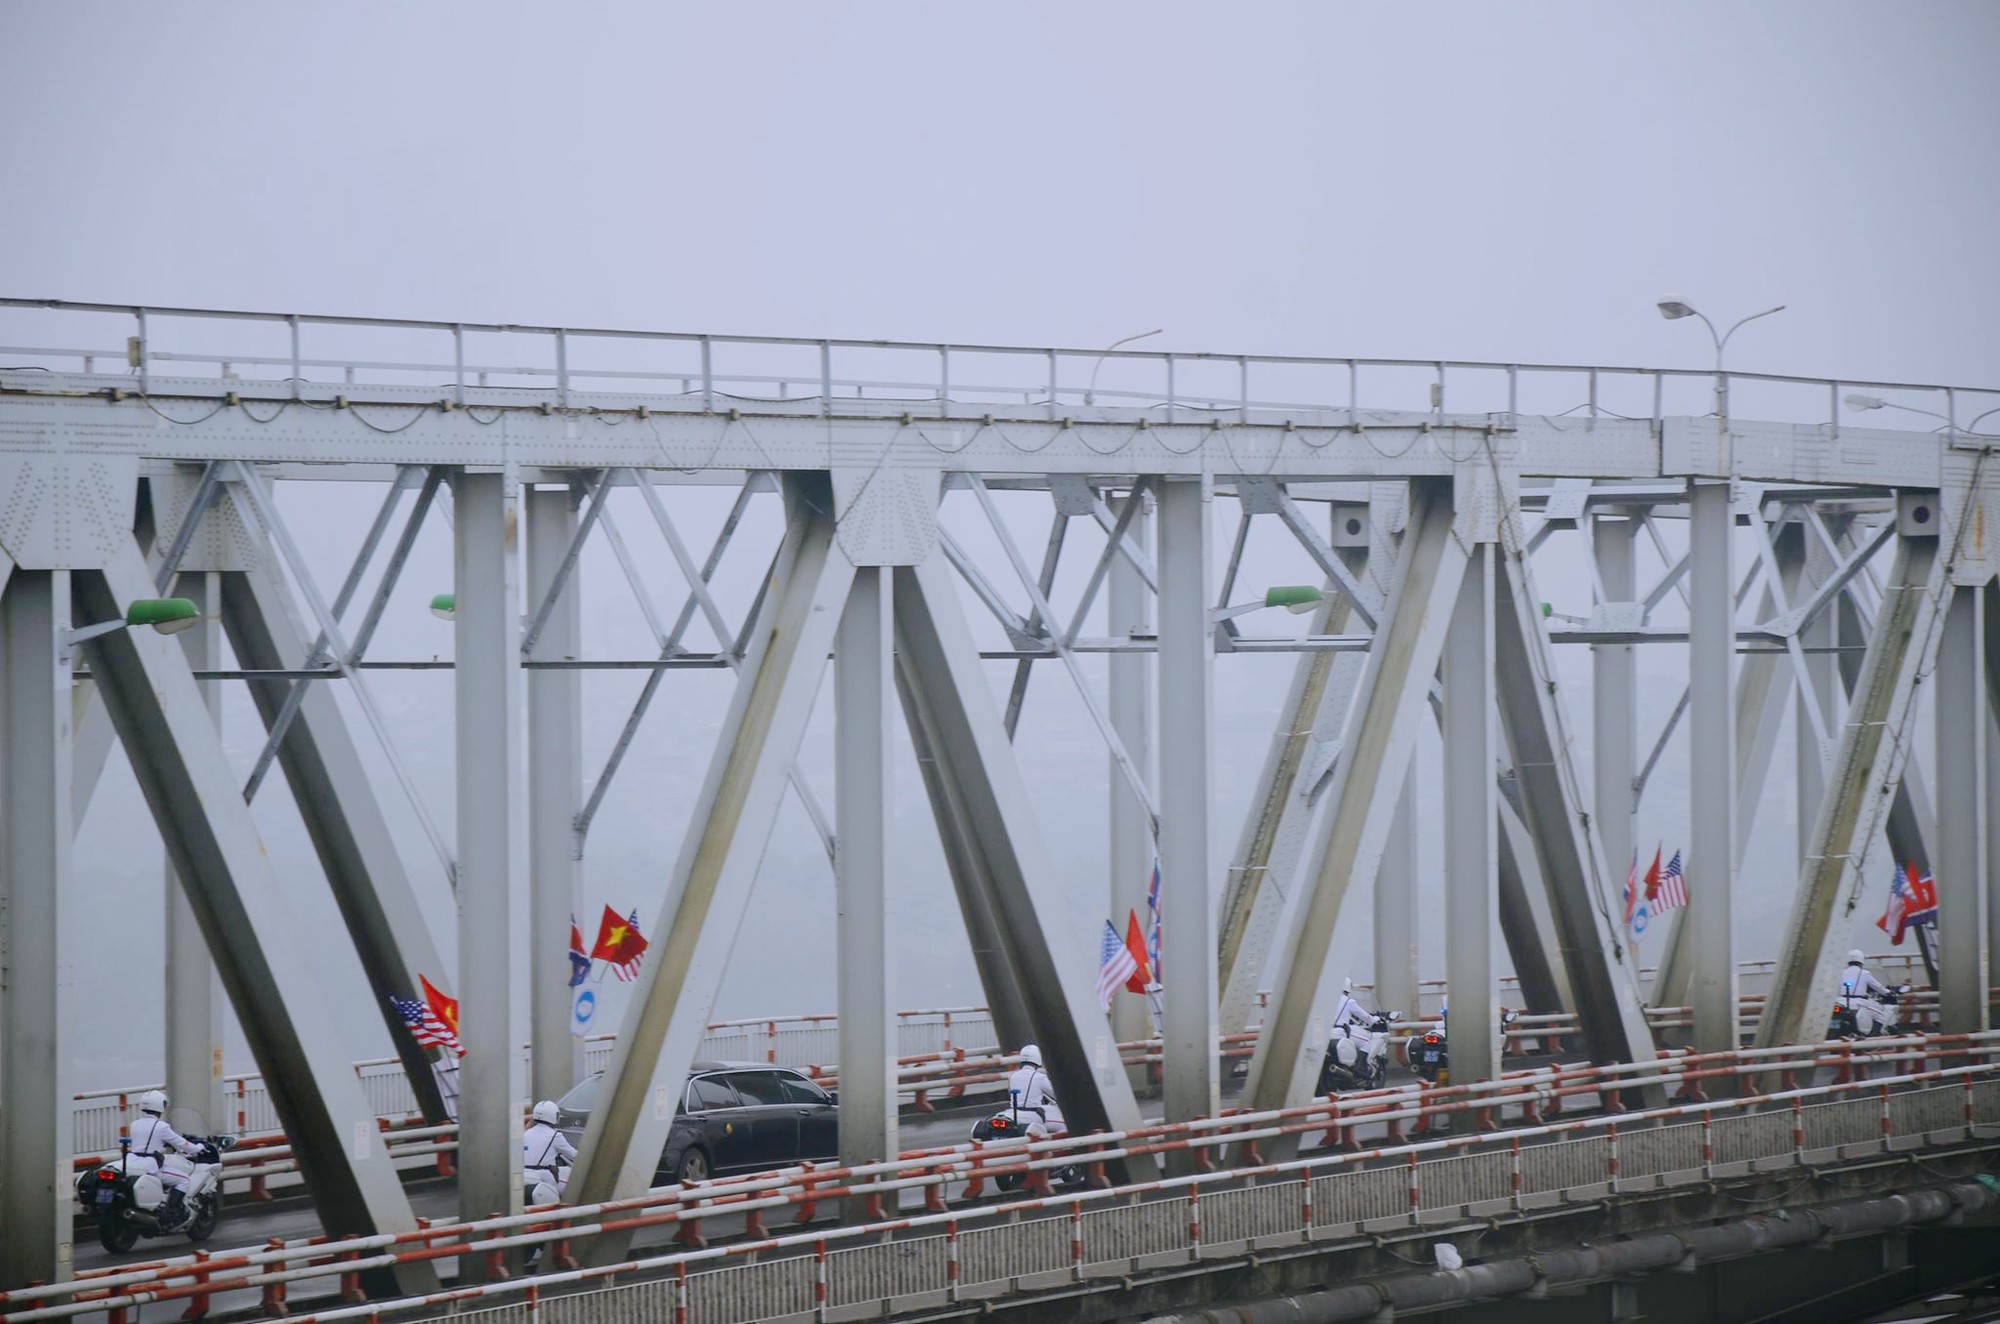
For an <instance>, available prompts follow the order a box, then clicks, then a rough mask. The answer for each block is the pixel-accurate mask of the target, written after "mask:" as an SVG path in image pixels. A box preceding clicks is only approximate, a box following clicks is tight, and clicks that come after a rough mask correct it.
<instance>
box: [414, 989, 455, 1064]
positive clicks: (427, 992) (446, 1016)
mask: <svg viewBox="0 0 2000 1324" xmlns="http://www.w3.org/2000/svg"><path fill="white" fill-rule="evenodd" d="M417 983H418V984H419V985H421V986H422V988H423V992H424V1002H425V1003H426V1004H427V1005H428V1006H429V1007H430V1011H431V1015H433V1016H435V1017H437V1018H438V1020H440V1021H442V1022H444V1026H445V1028H446V1029H448V1030H450V1031H451V1042H450V1044H449V1045H448V1046H449V1047H452V1048H456V1049H457V1050H458V1055H459V1056H460V1057H464V1056H465V1044H464V1041H463V1040H462V1039H460V1037H459V1033H458V999H457V998H448V997H446V996H445V995H444V994H442V993H440V992H438V991H437V990H436V989H435V988H433V987H431V981H430V980H428V979H425V978H424V977H423V976H422V975H418V976H417Z"/></svg>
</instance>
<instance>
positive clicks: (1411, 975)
mask: <svg viewBox="0 0 2000 1324" xmlns="http://www.w3.org/2000/svg"><path fill="white" fill-rule="evenodd" d="M1486 780H1487V783H1488V784H1489V785H1491V783H1492V781H1493V778H1492V777H1490V776H1489V777H1487V779H1486ZM1374 936H1375V1005H1376V1006H1377V1007H1386V1008H1390V1009H1393V1010H1396V1011H1401V1012H1405V1013H1407V1014H1409V1015H1412V1016H1414V1015H1416V1012H1417V985H1418V979H1417V756H1416V754H1415V752H1414V751H1412V753H1411V755H1410V766H1409V768H1408V769H1407V770H1406V771H1405V772H1404V773H1403V795H1402V798H1401V799H1399V800H1397V801H1396V816H1395V817H1394V818H1392V819H1390V820H1389V841H1388V844H1387V845H1386V846H1384V847H1383V849H1382V865H1381V867H1380V868H1379V869H1377V870H1376V871H1375V935H1374Z"/></svg>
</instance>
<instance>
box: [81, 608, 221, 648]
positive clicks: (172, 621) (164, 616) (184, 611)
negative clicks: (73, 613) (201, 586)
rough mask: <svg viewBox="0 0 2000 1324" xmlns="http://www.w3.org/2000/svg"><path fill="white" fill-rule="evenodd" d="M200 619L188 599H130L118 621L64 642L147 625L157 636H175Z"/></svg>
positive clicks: (85, 630)
mask: <svg viewBox="0 0 2000 1324" xmlns="http://www.w3.org/2000/svg"><path fill="white" fill-rule="evenodd" d="M201 619H202V615H201V608H200V607H199V606H197V605H196V604H195V603H194V602H193V601H192V600H190V599H188V598H134V599H132V601H131V603H130V604H129V605H128V606H127V607H126V608H125V615H124V616H123V617H122V618H120V619H118V620H112V621H100V622H99V623H97V624H96V625H86V626H84V627H82V628H81V629H77V630H71V631H70V632H69V636H68V640H67V642H68V643H70V644H71V645H72V646H74V645H76V644H80V643H84V642H86V641H87V640H91V639H97V638H101V637H102V636H104V635H107V634H110V633H111V632H112V631H114V630H123V629H127V628H129V627H131V626H135V625H150V626H152V627H153V628H154V629H155V630H157V631H159V632H160V633H161V634H179V633H180V632H181V631H183V630H191V629H193V628H194V627H195V626H196V625H197V624H199V623H200V622H201Z"/></svg>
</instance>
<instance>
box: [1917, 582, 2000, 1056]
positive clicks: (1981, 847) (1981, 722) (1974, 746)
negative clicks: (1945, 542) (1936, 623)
mask: <svg viewBox="0 0 2000 1324" xmlns="http://www.w3.org/2000/svg"><path fill="white" fill-rule="evenodd" d="M1945 591H1946V592H1947V593H1948V594H1949V595H1950V600H1949V602H1948V603H1947V604H1946V605H1945V607H1944V609H1943V617H1944V620H1943V638H1942V640H1941V641H1940V642H1939V644H1938V658H1937V669H1936V671H1934V672H1933V673H1932V678H1933V680H1934V681H1935V683H1936V685H1937V697H1936V699H1935V700H1934V707H1933V712H1934V714H1935V718H1936V722H1937V787H1938V857H1937V860H1936V861H1935V862H1934V865H1933V872H1934V873H1935V875H1936V878H1937V884H1938V915H1937V930H1936V932H1937V963H1938V1029H1939V1030H1940V1031H1942V1032H1943V1033H1945V1034H1972V1033H1974V1032H1976V1031H1979V1030H1983V1029H1985V1028H1986V1023H1987V1008H1986V996H1987V995H1986V988H1987V978H1986V914H1985V904H1984V903H1985V899H1986V897H1985V893H1986V887H1985V880H1986V876H1987V870H1988V869H1989V868H1990V867H1991V864H1990V862H1989V861H1988V860H1987V859H1986V803H1985V802H1986V794H1985V785H1984V780H1985V775H1986V750H1985V736H1986V727H1987V721H1986V720H1985V714H1986V712H1987V699H1986V687H1985V685H1984V684H1983V683H1982V681H1983V673H1984V672H1985V669H1986V668H1985V665H1984V663H1985V659H1984V657H1983V656H1982V654H1983V653H1984V651H1985V646H1986V641H1985V638H1984V635H1985V623H1984V622H1983V621H1982V620H1981V619H1980V618H1981V615H1982V612H1981V606H1982V603H1981V599H1982V598H1983V597H1984V596H1985V594H1984V591H1983V589H1980V588H1952V587H1947V589H1946V590H1945Z"/></svg>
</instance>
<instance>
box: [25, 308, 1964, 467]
mask: <svg viewBox="0 0 2000 1324" xmlns="http://www.w3.org/2000/svg"><path fill="white" fill-rule="evenodd" d="M0 310H13V313H12V315H10V316H8V317H6V318H4V319H0V338H4V339H9V340H15V341H17V342H18V341H23V334H22V333H25V343H15V344H11V345H0V355H4V356H5V357H6V358H7V359H11V360H13V362H12V363H11V364H9V365H7V366H9V367H14V368H22V367H30V368H33V367H39V368H60V369H63V370H69V369H72V368H81V369H82V370H83V371H84V372H85V373H87V374H97V373H100V372H101V371H102V370H103V369H104V368H107V367H109V368H112V369H113V370H114V371H115V370H118V369H123V370H125V374H124V375H126V376H127V377H128V378H129V380H130V381H131V383H132V385H133V386H134V387H136V390H137V392H138V393H139V394H141V395H146V396H150V395H152V394H155V393H159V394H161V395H164V396H169V397H171V396H174V395H199V396H201V397H202V398H223V397H225V396H226V395H228V394H234V395H236V396H237V397H238V399H239V400H241V401H247V402H252V403H259V404H262V403H273V402H275V403H278V404H280V405H285V404H289V403H291V402H324V403H331V402H333V401H334V400H335V399H336V398H338V399H341V400H343V401H345V400H346V399H347V398H349V397H356V398H359V397H360V396H361V395H362V394H364V391H363V388H368V387H375V388H377V389H376V390H375V392H374V396H375V398H377V399H386V398H389V397H391V396H393V398H395V399H397V400H399V401H403V402H411V401H414V402H417V403H429V404H445V405H451V406H454V407H456V406H464V405H466V404H467V403H469V402H473V403H477V404H478V405H479V407H481V408H488V407H504V405H503V404H501V403H500V402H499V400H498V398H497V393H498V392H502V391H505V390H509V389H512V390H520V391H523V392H524V397H525V393H526V392H529V391H532V392H534V393H535V396H536V398H534V399H527V398H523V399H522V401H521V402H520V403H521V404H522V405H523V406H524V407H533V406H538V405H539V404H540V403H541V402H542V398H543V397H546V398H547V400H548V402H549V403H551V404H553V405H555V406H557V407H561V408H571V407H579V408H581V409H582V410H583V411H584V412H588V410H589V409H593V408H605V407H609V408H614V409H615V408H620V407H629V406H622V405H621V402H619V401H618V400H617V399H616V398H615V397H618V396H627V397H631V398H634V399H636V398H638V397H639V396H641V395H643V396H645V397H646V398H647V399H648V400H649V402H650V403H651V404H652V405H653V407H656V408H662V409H687V410H695V411H701V412H716V411H720V410H728V409H732V408H738V407H745V406H747V407H749V408H751V409H753V410H754V411H756V412H774V411H775V412H793V411H799V412H808V413H815V412H816V413H822V414H826V415H834V414H861V415H871V416H872V415H877V414H881V413H883V412H884V409H885V408H887V409H888V410H889V411H890V412H894V413H904V412H908V413H913V414H914V413H918V412H921V413H922V414H923V415H924V416H939V417H942V416H948V415H951V414H952V413H953V411H954V407H956V408H957V411H958V412H959V413H961V414H963V413H965V412H967V411H968V410H977V409H979V408H980V407H982V406H984V407H987V408H990V409H992V410H993V411H994V412H995V413H997V414H1001V415H1002V416H1004V417H1010V418H1019V417H1028V418H1034V417H1046V418H1056V417H1059V416H1060V415H1061V414H1062V413H1063V411H1065V410H1073V409H1076V408H1079V407H1082V408H1090V407H1093V406H1100V405H1101V406H1116V407H1120V408H1126V409H1133V410H1139V411H1143V412H1144V414H1145V415H1146V417H1148V419H1149V420H1155V421H1160V422H1166V423H1174V422H1183V423H1185V422H1199V423H1207V422H1209V421H1211V420H1216V421H1222V422H1226V421H1229V420H1230V418H1231V417H1232V416H1233V417H1234V418H1235V419H1237V420H1239V421H1248V420H1251V419H1252V416H1253V415H1257V414H1261V415H1264V416H1265V419H1264V421H1278V420H1279V419H1281V418H1283V417H1285V416H1287V415H1295V414H1317V415H1332V416H1334V417H1333V420H1332V421H1334V422H1336V423H1337V422H1338V421H1339V416H1340V415H1343V414H1344V416H1345V421H1346V422H1347V423H1349V424H1353V423H1356V422H1363V421H1370V415H1371V414H1373V413H1374V412H1375V411H1377V410H1379V409H1382V408H1388V409H1392V410H1395V411H1397V412H1400V413H1409V414H1417V415H1435V416H1438V417H1443V416H1444V415H1445V413H1446V412H1447V410H1450V411H1452V412H1454V413H1457V414H1460V415H1465V414H1473V415H1479V414H1485V415H1489V416H1496V417H1501V418H1505V417H1509V416H1515V415H1520V414H1535V415H1568V416H1574V417H1577V418H1579V419H1580V420H1591V419H1597V418H1605V419H1612V418H1639V419H1650V420H1652V421H1654V422H1655V423H1657V422H1658V421H1659V420H1660V419H1661V418H1663V417H1665V416H1667V415H1669V414H1676V413H1679V414H1697V415H1699V414H1704V413H1707V412H1709V411H1710V410H1711V409H1713V408H1715V407H1716V406H1717V405H1718V403H1720V404H1721V405H1723V406H1724V407H1727V404H1728V400H1729V392H1730V391H1732V390H1733V391H1735V392H1736V393H1737V395H1738V399H1739V402H1740V403H1739V407H1738V409H1737V412H1738V413H1739V414H1744V415H1745V416H1749V415H1748V413H1746V411H1745V409H1744V408H1743V407H1741V406H1742V405H1747V404H1750V403H1751V400H1750V399H1748V398H1746V396H1747V397H1754V407H1755V411H1756V414H1757V416H1759V417H1765V418H1773V419H1785V420H1789V421H1793V422H1800V423H1807V424H1817V425H1821V426H1825V427H1827V428H1829V429H1830V431H1831V434H1832V435H1833V436H1835V437H1837V436H1838V435H1839V431H1840V425H1841V413H1842V410H1843V408H1848V409H1852V408H1854V407H1855V406H1850V405H1847V404H1846V399H1845V397H1846V395H1847V394H1848V393H1849V392H1851V391H1852V390H1853V389H1854V388H1857V387H1860V388H1865V389H1866V390H1869V391H1877V392H1879V391H1889V392H1894V393H1896V394H1897V395H1898V396H1899V397H1901V398H1900V399H1899V400H1897V401H1892V402H1891V403H1894V404H1897V405H1898V406H1899V407H1903V408H1910V409H1917V410H1919V411H1920V412H1925V413H1930V414H1934V415H1935V416H1936V417H1938V418H1939V419H1942V420H1945V430H1947V431H1952V432H1956V431H1959V430H1965V429H1969V428H1971V427H1973V426H1976V424H1977V422H1978V421H1979V419H1980V418H1982V417H1983V416H1984V415H1983V413H1982V411H1984V410H1987V409H1989V408H1991V407H1995V406H2000V393H1996V392H1994V391H1992V390H1991V389H1987V388H1977V387H1953V386H1948V385H1942V384H1933V383H1897V382H1863V381H1845V380H1833V379H1827V378H1814V377H1793V376H1785V375H1779V374H1770V373H1729V374H1727V375H1726V376H1718V374H1716V373H1713V372H1711V371H1708V370H1705V369H1680V368H1638V367H1629V366H1616V365H1592V364H1515V363H1499V362H1485V361H1466V360H1437V359H1381V358H1321V357H1315V356H1302V355H1272V354H1207V353H1174V352H1165V351H1159V350H1150V349H1113V350H1097V349H1074V348H1070V349H1064V348H1058V347H1030V346H1019V345H956V344H939V343H923V342H912V341H883V340H850V339H807V338H799V337H782V336H780V337H758V336H718V335H700V334H694V333H685V332H640V331H621V330H606V329H599V328H580V327H552V326H524V325H513V324H496V323H470V322H438V321H417V320H404V319H391V318H356V317H318V316H306V315H292V314H273V313H259V312H241V311H231V310H222V309H196V308H163V307H137V306H132V305H116V304H88V303H66V302H62V301H55V300H45V299H0ZM17 328H19V331H17ZM98 337H102V338H101V339H98ZM115 338H122V339H123V340H124V342H125V343H124V344H123V345H119V344H117V343H116V339H115ZM198 369H205V370H206V371H207V373H208V374H210V375H208V376H206V377H205V378H204V377H203V376H199V375H195V371H196V370H198ZM168 373H176V374H180V373H185V374H188V375H175V376H173V377H172V378H171V379H168V378H167V377H166V374H168ZM1107 373H1108V375H1107ZM16 375H17V376H25V375H27V374H25V373H17V374H16ZM105 375H107V376H109V375H110V374H105ZM585 392H591V393H593V394H592V395H591V396H590V397H589V399H588V401H587V402H583V401H579V402H573V401H572V395H573V394H575V395H577V396H579V397H582V396H583V395H584V393H585ZM607 396H609V397H613V398H612V399H609V400H607V399H606V398H605V397H607ZM1860 407H1862V408H1873V407H1879V406H1869V405H1863V406H1860Z"/></svg>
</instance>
